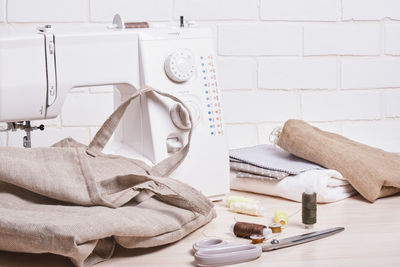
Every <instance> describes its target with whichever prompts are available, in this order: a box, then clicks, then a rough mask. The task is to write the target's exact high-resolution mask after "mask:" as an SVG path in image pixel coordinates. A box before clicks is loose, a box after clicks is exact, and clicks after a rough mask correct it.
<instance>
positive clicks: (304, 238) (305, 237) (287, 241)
mask: <svg viewBox="0 0 400 267" xmlns="http://www.w3.org/2000/svg"><path fill="white" fill-rule="evenodd" d="M342 231H344V227H335V228H329V229H326V230H321V231H316V232H311V233H306V234H302V235H296V236H292V237H288V238H284V239H280V240H277V239H273V240H272V241H271V242H270V243H267V244H264V245H263V246H262V249H263V251H271V250H275V249H279V248H285V247H291V246H295V245H299V244H303V243H306V242H310V241H314V240H317V239H321V238H324V237H327V236H330V235H333V234H336V233H339V232H342Z"/></svg>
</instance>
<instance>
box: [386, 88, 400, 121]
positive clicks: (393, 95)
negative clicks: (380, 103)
mask: <svg viewBox="0 0 400 267" xmlns="http://www.w3.org/2000/svg"><path fill="white" fill-rule="evenodd" d="M384 96H385V101H386V102H385V103H386V116H387V117H400V90H397V91H388V92H386V93H385V95H384Z"/></svg>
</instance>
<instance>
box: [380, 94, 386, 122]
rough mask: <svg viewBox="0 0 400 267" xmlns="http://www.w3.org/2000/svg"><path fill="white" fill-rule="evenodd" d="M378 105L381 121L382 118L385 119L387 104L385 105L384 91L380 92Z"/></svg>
mask: <svg viewBox="0 0 400 267" xmlns="http://www.w3.org/2000/svg"><path fill="white" fill-rule="evenodd" d="M379 97H380V102H381V103H380V104H381V119H383V118H385V117H387V116H386V110H387V109H386V107H387V106H386V105H387V103H386V97H385V91H381V92H380V96H379Z"/></svg>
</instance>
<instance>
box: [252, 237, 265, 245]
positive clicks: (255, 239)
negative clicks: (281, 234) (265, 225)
mask: <svg viewBox="0 0 400 267" xmlns="http://www.w3.org/2000/svg"><path fill="white" fill-rule="evenodd" d="M250 239H251V243H252V244H261V243H262V242H264V240H265V237H264V236H263V235H251V236H250Z"/></svg>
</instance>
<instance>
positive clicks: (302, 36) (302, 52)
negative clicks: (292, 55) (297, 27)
mask: <svg viewBox="0 0 400 267" xmlns="http://www.w3.org/2000/svg"><path fill="white" fill-rule="evenodd" d="M300 46H301V51H300V56H301V57H304V26H302V27H301V44H300Z"/></svg>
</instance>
